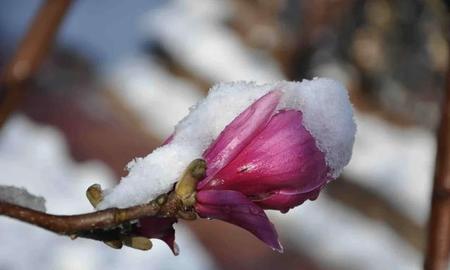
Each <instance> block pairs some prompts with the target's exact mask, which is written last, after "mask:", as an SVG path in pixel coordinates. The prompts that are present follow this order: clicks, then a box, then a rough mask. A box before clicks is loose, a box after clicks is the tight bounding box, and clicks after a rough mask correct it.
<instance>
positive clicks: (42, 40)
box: [0, 0, 72, 127]
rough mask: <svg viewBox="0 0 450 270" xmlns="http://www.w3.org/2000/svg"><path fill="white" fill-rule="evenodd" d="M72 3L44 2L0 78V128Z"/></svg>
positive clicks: (51, 0)
mask: <svg viewBox="0 0 450 270" xmlns="http://www.w3.org/2000/svg"><path fill="white" fill-rule="evenodd" d="M71 2H72V0H46V1H45V3H44V4H43V5H42V7H41V8H40V10H39V12H38V13H37V15H36V17H35V18H34V20H33V22H32V23H31V26H30V28H29V29H28V32H27V33H26V35H25V36H24V38H23V39H22V41H21V43H20V45H19V47H18V49H17V51H16V52H15V54H14V56H13V58H12V59H11V61H10V62H9V63H8V64H7V65H6V67H5V69H4V71H3V73H2V74H1V77H0V96H1V99H0V127H1V126H2V125H3V124H4V122H5V121H6V119H7V118H8V116H9V115H10V114H11V112H13V111H14V109H15V108H17V107H18V105H19V104H20V102H21V100H22V97H23V96H24V92H25V88H26V87H25V84H26V83H27V82H28V81H29V80H30V79H31V77H32V76H33V75H34V73H35V72H36V70H37V68H38V67H39V65H40V64H41V63H42V60H43V59H44V57H45V56H46V55H47V52H48V50H49V48H50V47H51V44H52V42H53V39H54V37H55V34H56V32H57V30H58V28H59V26H60V24H61V21H62V19H63V18H64V15H65V14H66V12H67V10H68V8H69V6H70V3H71Z"/></svg>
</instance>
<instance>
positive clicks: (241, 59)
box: [142, 0, 283, 82]
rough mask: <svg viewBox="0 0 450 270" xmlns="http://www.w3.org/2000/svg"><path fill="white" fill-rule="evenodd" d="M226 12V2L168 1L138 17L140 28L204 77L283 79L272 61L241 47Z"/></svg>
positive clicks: (215, 78)
mask: <svg viewBox="0 0 450 270" xmlns="http://www.w3.org/2000/svg"><path fill="white" fill-rule="evenodd" d="M230 12H231V10H230V5H229V4H227V2H226V1H217V0H206V1H189V0H177V1H170V2H168V3H167V4H166V5H164V6H162V7H160V8H155V9H153V10H151V11H150V12H149V13H148V15H147V16H145V18H144V19H143V20H142V29H143V31H145V33H148V35H149V37H150V38H151V39H153V40H157V41H158V42H159V43H160V44H161V45H162V46H163V47H164V48H165V49H166V50H168V51H169V52H170V54H171V55H172V56H173V57H174V58H175V59H177V62H179V63H180V64H181V65H182V66H184V67H185V68H186V69H188V70H189V71H192V72H193V73H195V74H198V75H200V77H202V78H203V79H205V80H208V81H211V82H218V81H237V80H250V81H265V82H274V81H278V80H281V79H283V76H282V74H281V72H280V70H279V68H278V66H277V63H276V62H275V61H273V60H272V59H271V58H270V57H269V56H268V55H267V54H265V53H264V52H262V51H258V50H253V49H249V48H247V47H246V46H243V44H242V43H241V41H240V39H239V36H238V35H237V34H236V33H235V32H233V31H232V30H231V29H229V28H227V27H226V26H225V21H226V19H227V18H229V17H230ZM168 22H170V23H168ZM187 33H188V35H187Z"/></svg>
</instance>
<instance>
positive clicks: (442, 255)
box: [424, 38, 450, 270]
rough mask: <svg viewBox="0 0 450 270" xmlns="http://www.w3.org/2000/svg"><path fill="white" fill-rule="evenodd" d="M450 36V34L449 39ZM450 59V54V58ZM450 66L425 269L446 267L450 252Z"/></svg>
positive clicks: (440, 133) (442, 269) (437, 155)
mask: <svg viewBox="0 0 450 270" xmlns="http://www.w3.org/2000/svg"><path fill="white" fill-rule="evenodd" d="M448 40H449V38H447V41H448ZM449 59H450V58H449ZM449 128H450V68H448V67H447V82H446V89H445V101H444V104H443V107H442V115H441V123H440V127H439V133H438V140H437V154H436V168H435V175H434V185H433V194H432V198H431V214H430V218H429V224H428V226H429V228H428V243H427V252H426V256H425V265H424V269H427V270H446V269H448V268H447V267H448V266H449V253H450V129H449Z"/></svg>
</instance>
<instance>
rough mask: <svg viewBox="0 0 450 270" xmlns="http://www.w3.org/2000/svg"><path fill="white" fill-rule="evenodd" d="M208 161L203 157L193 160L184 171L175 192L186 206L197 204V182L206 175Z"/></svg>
mask: <svg viewBox="0 0 450 270" xmlns="http://www.w3.org/2000/svg"><path fill="white" fill-rule="evenodd" d="M205 173H206V161H204V160H203V159H195V160H193V161H192V162H191V163H190V164H189V166H188V167H187V168H186V170H185V171H184V173H183V175H182V176H181V178H180V180H179V181H178V183H177V185H176V186H175V193H176V194H177V196H178V197H179V198H180V199H181V201H182V202H183V204H184V205H185V206H193V205H194V204H195V190H196V187H197V182H198V181H199V180H201V179H202V178H204V177H205Z"/></svg>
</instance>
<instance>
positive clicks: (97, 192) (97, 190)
mask: <svg viewBox="0 0 450 270" xmlns="http://www.w3.org/2000/svg"><path fill="white" fill-rule="evenodd" d="M86 197H87V198H88V200H89V202H90V203H91V204H92V206H93V207H97V205H98V204H99V203H100V202H101V201H102V200H103V191H102V187H101V186H100V185H99V184H94V185H92V186H90V187H89V188H88V189H87V190H86Z"/></svg>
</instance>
